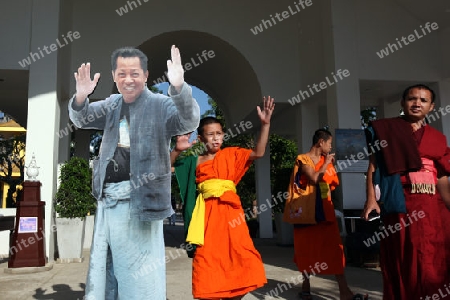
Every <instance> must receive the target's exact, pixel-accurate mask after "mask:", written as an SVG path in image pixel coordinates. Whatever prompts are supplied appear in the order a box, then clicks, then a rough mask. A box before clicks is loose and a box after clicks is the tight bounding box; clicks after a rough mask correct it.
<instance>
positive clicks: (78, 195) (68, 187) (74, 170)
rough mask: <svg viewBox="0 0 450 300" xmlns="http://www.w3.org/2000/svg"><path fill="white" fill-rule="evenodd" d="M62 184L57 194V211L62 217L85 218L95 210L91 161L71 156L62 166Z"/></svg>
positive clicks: (55, 202)
mask: <svg viewBox="0 0 450 300" xmlns="http://www.w3.org/2000/svg"><path fill="white" fill-rule="evenodd" d="M59 179H60V186H59V188H58V191H57V192H56V194H55V201H54V205H55V211H56V212H57V213H58V214H59V217H61V218H84V217H86V216H87V215H88V214H93V213H94V212H95V207H96V200H95V198H94V196H92V194H91V191H92V188H91V180H92V171H91V169H90V168H89V162H88V161H87V160H86V159H83V158H80V157H75V156H73V157H71V158H70V160H69V161H67V162H66V163H64V164H63V165H62V166H61V174H60V176H59Z"/></svg>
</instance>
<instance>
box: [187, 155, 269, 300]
mask: <svg viewBox="0 0 450 300" xmlns="http://www.w3.org/2000/svg"><path fill="white" fill-rule="evenodd" d="M250 153H251V150H248V149H242V148H237V147H228V148H225V149H223V150H219V152H217V153H216V156H215V157H214V159H212V160H209V161H206V162H204V163H202V164H200V165H198V166H197V169H196V178H197V179H196V182H197V183H200V182H203V181H204V180H207V179H213V178H214V179H228V180H232V181H233V182H234V183H235V184H236V185H237V184H238V182H239V181H240V180H241V178H242V176H243V175H244V174H245V172H246V171H247V169H248V168H249V166H250V165H251V163H252V161H249V160H248V158H249V156H250ZM265 283H267V279H266V275H265V271H264V266H263V263H262V260H261V256H260V254H259V252H258V251H257V250H256V249H255V247H254V245H253V241H252V239H251V238H250V234H249V231H248V227H247V224H246V222H245V217H244V211H243V209H242V206H241V200H240V198H239V196H238V195H237V194H236V193H234V192H232V191H226V192H225V193H224V194H223V195H222V196H221V197H220V198H208V199H205V240H204V245H203V246H197V250H196V252H195V256H194V259H193V265H192V293H193V295H194V298H196V299H215V298H231V297H236V296H239V295H244V294H246V293H248V292H250V291H253V290H255V289H257V288H259V287H261V286H263V285H264V284H265Z"/></svg>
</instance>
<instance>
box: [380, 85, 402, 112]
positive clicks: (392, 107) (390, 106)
mask: <svg viewBox="0 0 450 300" xmlns="http://www.w3.org/2000/svg"><path fill="white" fill-rule="evenodd" d="M405 88H406V86H405ZM400 102H401V99H400V97H399V98H391V99H384V100H383V101H382V102H381V111H382V115H378V114H377V119H381V118H393V117H398V116H399V115H400V109H401V104H400Z"/></svg>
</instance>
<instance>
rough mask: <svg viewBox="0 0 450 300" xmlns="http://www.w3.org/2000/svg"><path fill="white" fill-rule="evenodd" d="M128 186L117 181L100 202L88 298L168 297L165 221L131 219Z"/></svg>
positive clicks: (163, 299) (139, 299)
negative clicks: (124, 195) (118, 183)
mask: <svg viewBox="0 0 450 300" xmlns="http://www.w3.org/2000/svg"><path fill="white" fill-rule="evenodd" d="M127 189H128V187H126V188H125V189H124V186H123V185H117V184H114V185H113V186H110V188H109V190H106V189H105V190H106V193H104V194H105V197H104V198H103V201H98V206H97V211H96V215H95V225H94V234H93V241H92V246H91V254H90V261H89V270H88V275H87V281H86V296H85V299H86V300H116V299H121V300H142V299H152V300H166V264H165V250H164V237H163V220H159V221H139V220H136V219H130V201H129V200H128V199H125V200H124V199H120V198H122V197H123V194H127ZM109 192H110V193H109ZM128 192H129V191H128ZM128 195H129V193H128Z"/></svg>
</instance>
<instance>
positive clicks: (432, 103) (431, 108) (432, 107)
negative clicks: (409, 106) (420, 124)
mask: <svg viewBox="0 0 450 300" xmlns="http://www.w3.org/2000/svg"><path fill="white" fill-rule="evenodd" d="M433 109H434V102H431V105H430V112H431V111H433Z"/></svg>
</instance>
